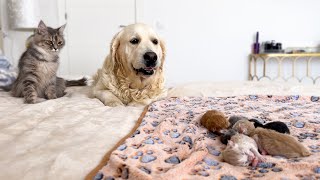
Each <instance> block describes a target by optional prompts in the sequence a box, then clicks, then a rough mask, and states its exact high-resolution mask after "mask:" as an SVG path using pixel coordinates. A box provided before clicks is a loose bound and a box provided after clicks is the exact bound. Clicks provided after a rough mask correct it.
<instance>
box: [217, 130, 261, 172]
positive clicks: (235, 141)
mask: <svg viewBox="0 0 320 180" xmlns="http://www.w3.org/2000/svg"><path fill="white" fill-rule="evenodd" d="M222 157H223V159H224V161H225V162H227V163H229V164H232V165H235V166H248V165H250V164H251V165H252V166H254V167H255V166H257V164H258V163H259V162H264V161H265V160H266V159H265V158H264V157H263V156H262V155H261V154H260V153H259V152H258V146H257V144H256V142H255V141H254V140H253V139H252V138H250V137H248V136H246V135H243V134H236V135H234V136H232V137H231V140H229V141H228V145H227V147H226V149H225V150H224V151H222Z"/></svg>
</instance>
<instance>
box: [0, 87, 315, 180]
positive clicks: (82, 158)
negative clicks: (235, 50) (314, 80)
mask: <svg viewBox="0 0 320 180" xmlns="http://www.w3.org/2000/svg"><path fill="white" fill-rule="evenodd" d="M248 94H259V95H265V94H274V95H319V94H320V88H319V86H316V85H309V86H304V85H301V84H286V83H269V82H197V83H189V84H184V85H178V86H175V87H173V88H170V90H169V97H184V96H192V97H197V96H201V97H203V96H212V97H215V96H219V97H223V96H233V95H248ZM143 109H144V107H106V106H104V105H103V104H102V103H101V102H100V101H99V100H98V99H95V98H90V94H89V87H73V88H68V89H67V95H66V96H65V97H62V98H59V99H55V100H50V101H45V102H43V103H39V104H33V105H26V104H23V100H22V99H20V98H14V97H11V96H10V95H9V93H7V92H3V91H0V179H13V180H14V179H32V180H36V179H41V180H43V179H84V178H85V177H86V175H87V174H88V173H90V172H91V171H92V169H93V168H95V167H96V166H97V164H99V162H100V161H101V160H102V158H103V156H104V155H105V154H106V153H107V152H108V151H109V150H110V149H111V148H113V147H114V146H115V145H116V144H117V142H118V141H119V140H120V139H122V138H123V137H124V136H125V135H127V134H128V133H129V132H130V131H131V130H132V128H133V127H134V125H135V124H136V122H137V120H138V118H139V116H140V114H141V113H142V112H143Z"/></svg>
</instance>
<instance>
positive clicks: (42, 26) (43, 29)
mask: <svg viewBox="0 0 320 180" xmlns="http://www.w3.org/2000/svg"><path fill="white" fill-rule="evenodd" d="M37 33H38V34H45V33H47V26H46V25H45V24H44V22H43V21H42V20H41V21H40V22H39V25H38V28H37Z"/></svg>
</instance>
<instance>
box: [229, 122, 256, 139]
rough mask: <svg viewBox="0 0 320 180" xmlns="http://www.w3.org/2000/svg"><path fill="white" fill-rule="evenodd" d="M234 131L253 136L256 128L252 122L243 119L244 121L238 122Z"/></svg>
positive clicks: (234, 126)
mask: <svg viewBox="0 0 320 180" xmlns="http://www.w3.org/2000/svg"><path fill="white" fill-rule="evenodd" d="M232 129H234V130H235V131H237V132H239V133H242V134H245V135H248V136H251V134H252V133H253V131H254V130H255V127H254V125H253V123H252V122H250V121H248V120H246V119H243V120H239V121H237V122H236V123H235V124H234V125H233V127H232Z"/></svg>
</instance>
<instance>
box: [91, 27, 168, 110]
mask: <svg viewBox="0 0 320 180" xmlns="http://www.w3.org/2000/svg"><path fill="white" fill-rule="evenodd" d="M165 53H166V50H165V45H164V44H163V41H162V40H161V39H160V38H159V36H158V35H157V34H156V33H155V32H154V31H153V30H152V28H151V27H149V26H147V25H145V24H132V25H128V26H126V27H124V28H123V29H122V30H121V31H120V32H118V33H117V34H116V35H115V36H114V38H113V40H112V42H111V45H110V53H109V55H108V56H107V58H106V59H105V61H104V64H103V67H102V68H101V69H99V70H98V71H97V73H96V74H95V76H94V77H93V80H94V82H93V89H92V90H93V95H94V96H95V97H96V98H98V99H100V101H101V102H102V103H104V104H105V105H106V106H118V105H133V106H136V105H147V104H149V103H151V102H152V101H155V100H158V99H160V98H162V97H165V96H166V93H167V92H166V89H165V88H164V73H163V63H164V60H165Z"/></svg>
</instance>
